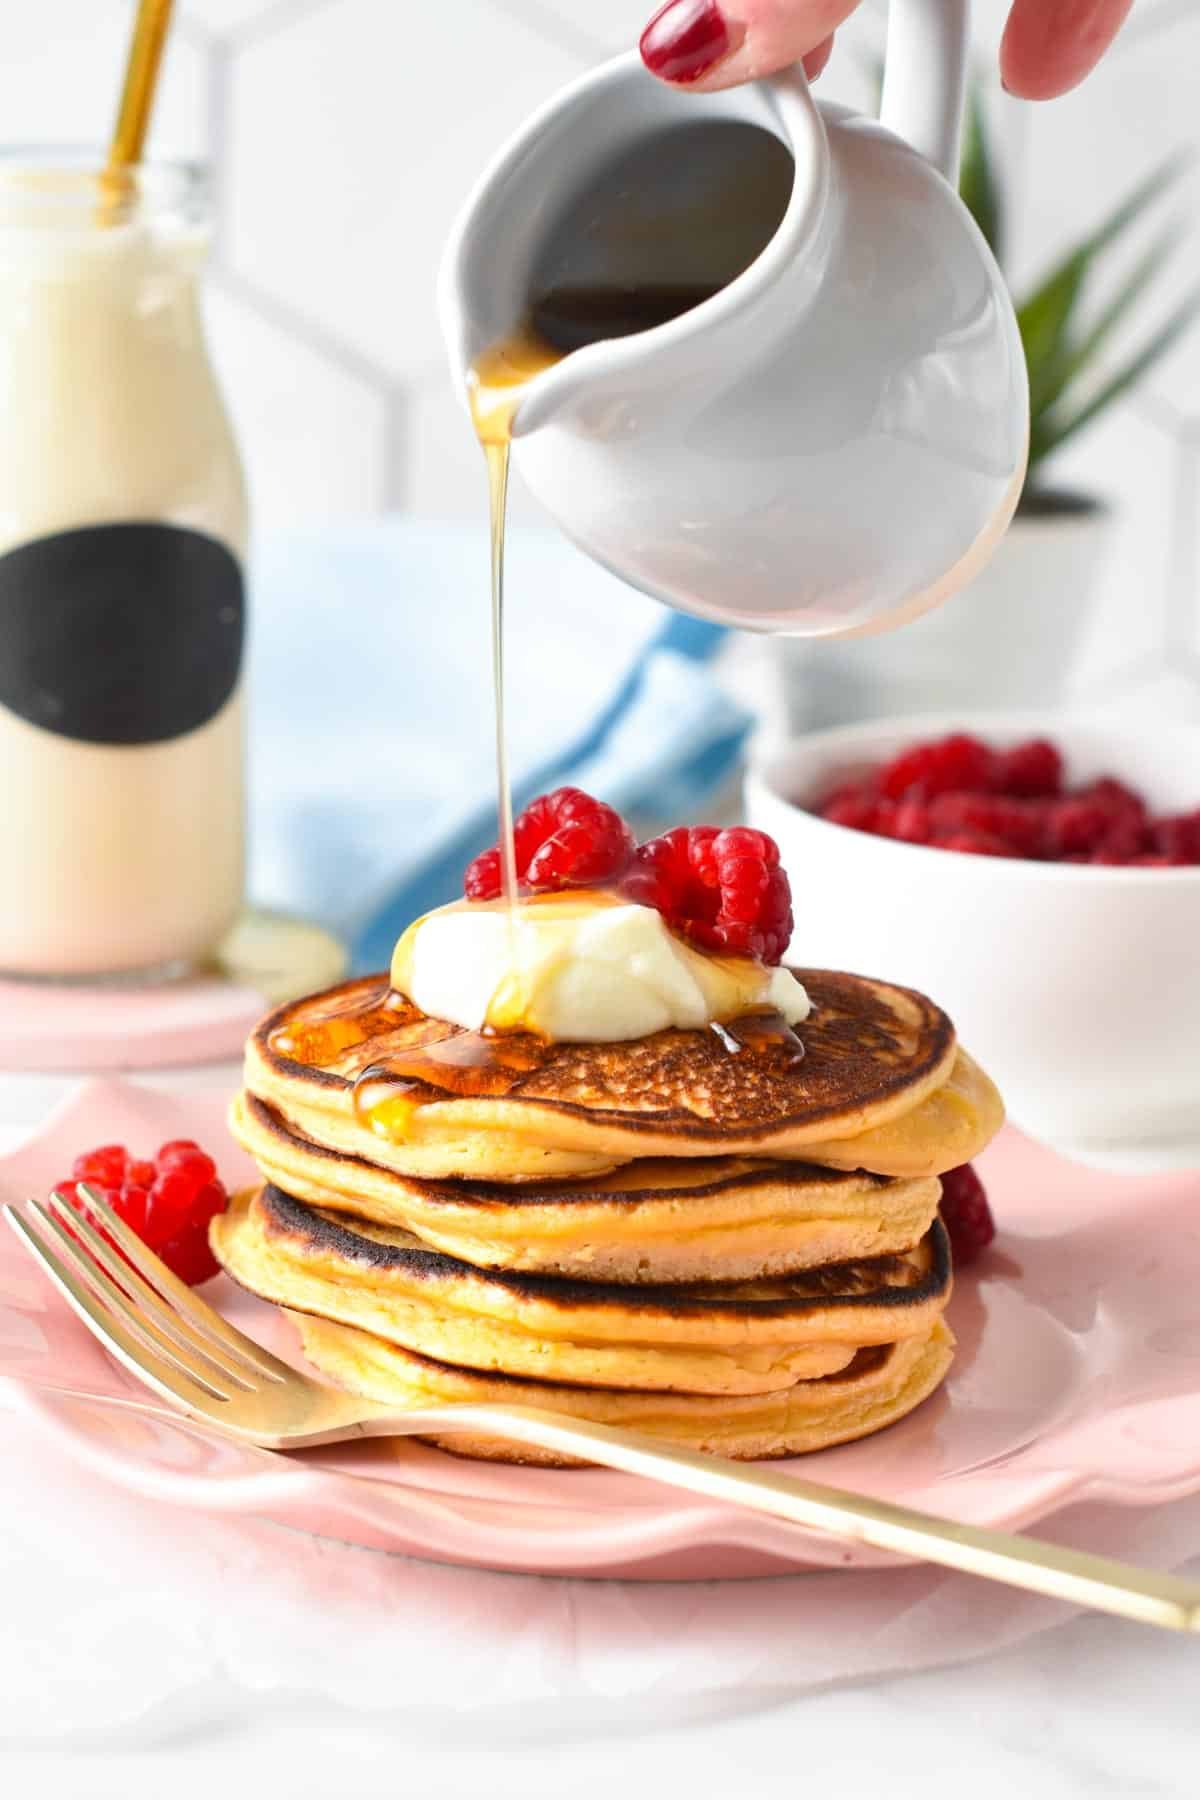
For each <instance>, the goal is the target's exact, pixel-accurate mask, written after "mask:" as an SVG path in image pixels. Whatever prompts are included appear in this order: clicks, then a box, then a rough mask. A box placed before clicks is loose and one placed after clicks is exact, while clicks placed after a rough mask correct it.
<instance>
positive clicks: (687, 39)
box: [641, 0, 1133, 100]
mask: <svg viewBox="0 0 1200 1800" xmlns="http://www.w3.org/2000/svg"><path fill="white" fill-rule="evenodd" d="M1132 4H1133V0H1012V9H1011V11H1010V12H1009V15H1008V24H1007V26H1006V27H1005V31H1004V39H1003V42H1002V43H1001V46H1000V74H1001V77H1002V79H1003V81H1004V85H1005V87H1006V88H1007V89H1008V90H1009V92H1010V93H1013V94H1020V95H1021V96H1022V97H1023V98H1024V99H1026V100H1050V99H1053V97H1054V96H1055V95H1056V94H1065V93H1066V91H1067V89H1068V88H1073V87H1074V86H1075V85H1076V84H1077V83H1078V82H1080V81H1082V80H1083V78H1084V76H1085V75H1087V74H1088V73H1089V72H1090V71H1091V70H1092V69H1093V68H1094V67H1095V65H1096V64H1097V63H1098V62H1099V60H1100V58H1101V57H1102V56H1103V54H1104V52H1105V51H1106V50H1107V49H1108V46H1109V45H1110V44H1111V43H1112V41H1113V39H1114V38H1115V37H1116V35H1117V32H1118V31H1119V30H1120V27H1121V24H1122V22H1123V21H1124V18H1125V15H1126V13H1127V12H1128V11H1129V9H1130V7H1131V6H1132ZM857 5H858V0H667V4H666V5H665V6H663V7H660V9H659V11H658V12H656V13H655V15H654V17H653V18H652V19H651V21H650V23H649V25H647V27H646V29H645V31H644V32H643V33H642V43H641V50H642V60H643V61H644V63H645V64H646V67H647V68H648V69H649V70H650V72H651V74H653V75H658V76H660V77H661V79H662V80H664V81H670V82H673V83H674V84H675V85H676V86H684V87H690V88H697V89H700V90H702V91H711V90H713V89H715V88H727V87H735V86H736V85H737V84H738V82H741V81H753V80H755V79H757V77H759V76H761V75H770V74H772V73H773V72H774V71H775V70H776V69H783V68H786V67H787V66H788V65H789V64H791V63H795V62H803V64H804V67H805V69H806V70H807V71H808V74H809V76H810V77H812V76H815V75H819V74H820V72H821V70H822V69H823V68H824V67H825V64H826V63H827V62H828V60H829V52H830V51H831V50H832V48H833V34H834V32H835V31H836V30H837V27H838V26H839V25H840V24H841V23H842V21H843V20H844V19H846V18H848V17H849V15H850V14H851V13H852V12H853V11H854V9H855V7H856V6H857Z"/></svg>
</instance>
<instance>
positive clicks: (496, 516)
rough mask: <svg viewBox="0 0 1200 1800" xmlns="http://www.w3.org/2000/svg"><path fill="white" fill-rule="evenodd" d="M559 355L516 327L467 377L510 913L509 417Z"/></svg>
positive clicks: (513, 876)
mask: <svg viewBox="0 0 1200 1800" xmlns="http://www.w3.org/2000/svg"><path fill="white" fill-rule="evenodd" d="M560 359H561V352H560V351H558V350H554V349H552V348H551V346H550V345H549V344H547V343H544V342H543V341H542V340H541V339H540V338H537V337H534V336H533V334H532V333H531V332H522V331H518V332H514V333H513V335H512V336H511V337H507V338H503V339H502V340H501V341H500V342H499V343H497V344H493V345H492V346H491V347H490V348H489V349H487V350H485V351H483V353H482V354H481V355H480V356H479V357H477V359H476V360H475V362H474V363H472V365H471V369H470V373H469V375H468V377H467V390H468V396H469V399H470V406H471V421H472V424H473V425H474V427H475V435H476V437H477V438H478V439H479V442H480V445H481V446H482V448H483V454H484V459H485V461H486V463H487V480H488V505H489V511H490V520H491V577H492V693H493V704H494V710H495V725H496V787H497V811H498V813H499V820H500V890H501V893H502V894H503V896H504V898H505V899H506V900H507V901H508V905H509V909H510V917H511V916H512V913H513V911H514V910H515V908H516V904H517V857H516V847H515V844H514V842H513V805H512V784H511V782H510V780H509V773H508V733H507V731H506V729H505V719H504V537H505V526H506V523H507V515H508V463H509V452H510V447H511V442H512V422H513V419H514V417H515V415H516V410H517V407H518V405H519V404H520V401H521V396H522V394H523V393H524V390H525V384H526V382H528V381H531V380H532V379H533V377H534V376H535V375H540V374H541V372H542V370H543V369H548V368H550V367H552V366H553V364H554V363H556V362H558V361H559V360H560Z"/></svg>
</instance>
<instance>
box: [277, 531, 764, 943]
mask: <svg viewBox="0 0 1200 1800" xmlns="http://www.w3.org/2000/svg"><path fill="white" fill-rule="evenodd" d="M507 590H508V591H507V610H508V619H507V625H506V633H505V646H506V652H507V657H508V670H507V706H508V741H509V751H510V759H511V765H512V773H513V787H514V798H515V803H516V805H517V806H518V807H520V806H521V805H522V804H524V803H525V802H526V801H527V800H529V799H530V798H531V797H532V796H533V795H534V794H537V793H540V792H543V791H545V789H547V788H549V787H554V786H557V785H559V784H561V783H563V782H572V783H576V784H578V785H579V786H581V787H585V788H587V790H588V791H589V792H590V793H596V794H598V795H600V796H602V797H603V798H604V799H606V800H609V801H611V802H612V803H613V804H614V805H617V806H620V807H621V808H622V809H623V810H625V811H627V812H630V813H639V812H640V813H648V814H650V815H652V816H654V817H657V818H685V817H687V816H688V815H689V814H692V815H694V812H695V809H696V807H697V806H700V805H702V804H703V801H704V798H705V795H706V794H707V793H708V792H709V791H710V790H711V789H713V788H714V787H715V786H716V785H717V784H718V783H719V782H720V781H721V780H722V779H723V778H724V777H725V776H726V775H727V774H728V772H729V770H730V768H731V767H732V765H733V764H734V762H735V761H736V759H737V756H738V753H739V751H740V748H741V745H742V743H743V740H744V738H745V736H746V734H747V731H748V730H749V727H750V725H751V723H752V721H751V719H750V716H749V715H748V714H747V713H746V712H744V711H743V710H742V709H741V708H740V707H739V706H737V705H736V704H735V703H734V702H733V701H732V700H731V699H730V698H729V697H728V696H727V695H726V694H725V693H723V691H722V690H721V688H720V687H719V686H718V684H717V682H716V681H715V680H714V678H713V676H712V673H711V671H710V670H709V669H708V668H707V667H706V663H707V660H708V658H709V657H710V656H711V654H712V652H713V651H714V649H715V648H716V647H717V645H718V644H719V642H720V641H721V637H722V633H721V631H720V630H719V629H718V628H717V627H715V626H712V625H706V624H703V623H701V622H699V621H697V620H694V619H687V618H684V617H683V616H682V615H677V614H674V613H671V612H668V611H666V610H665V609H664V608H662V607H661V606H659V605H657V604H656V603H655V602H654V601H652V600H648V599H646V598H645V596H644V595H642V594H639V593H636V592H635V591H634V590H633V589H632V588H629V587H626V586H625V584H624V583H623V582H620V581H618V580H616V578H615V577H613V576H612V575H609V574H607V573H605V571H604V570H602V569H600V568H598V567H596V565H595V564H593V563H591V562H590V561H589V560H588V559H587V558H586V557H584V556H583V555H581V554H580V552H579V551H577V550H575V549H573V548H572V547H571V546H570V545H569V544H567V543H566V542H565V541H564V540H563V539H561V538H560V537H558V536H557V534H555V533H553V532H550V531H544V532H543V531H529V530H513V531H510V534H509V560H508V582H507ZM251 605H252V608H253V624H252V629H251V653H250V675H251V686H250V847H251V853H250V889H251V893H252V894H253V896H254V898H255V899H256V900H258V901H260V902H261V903H263V904H265V905H269V906H278V907H281V908H284V909H286V910H292V911H297V912H301V913H303V914H305V915H306V916H307V917H309V918H317V919H320V920H321V921H322V922H323V923H325V924H327V925H329V926H331V927H332V928H333V929H334V930H336V931H338V932H339V933H341V934H342V935H343V936H344V937H345V938H346V939H347V940H348V941H349V943H350V944H351V947H352V953H353V961H354V966H355V967H356V968H360V969H364V968H378V967H382V966H384V965H385V964H386V963H387V962H388V960H389V958H390V955H391V951H392V947H393V944H394V943H395V940H396V937H397V936H398V934H399V932H400V930H401V929H402V928H403V926H404V925H405V924H407V923H408V921H409V920H411V919H413V918H415V917H416V916H417V915H418V914H419V913H421V912H423V911H425V910H426V909H427V908H429V907H431V906H437V905H440V904H441V903H442V902H443V901H446V900H449V899H451V898H453V896H454V895H455V894H456V893H460V892H461V891H462V873H463V869H464V868H465V866H466V864H467V863H468V862H469V861H470V859H471V857H472V856H474V855H475V854H476V852H477V851H479V850H481V849H483V848H484V846H485V845H487V844H489V843H494V842H495V840H496V799H495V763H494V748H493V745H494V738H493V723H492V687H491V647H490V635H489V598H488V576H487V545H486V537H485V533H484V532H483V530H482V529H475V528H473V527H471V526H454V525H436V524H429V523H426V522H423V521H416V520H408V519H386V520H379V521H372V522H369V523H364V524H361V525H357V526H349V527H345V528H337V529H328V528H327V529H323V530H320V531H312V532H307V533H296V534H288V535H286V536H274V537H268V538H266V539H265V540H264V541H263V542H262V543H261V544H260V545H259V546H258V547H257V550H256V553H255V555H254V557H253V558H252V564H251Z"/></svg>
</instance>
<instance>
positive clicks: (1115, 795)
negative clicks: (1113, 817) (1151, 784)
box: [1075, 775, 1146, 819]
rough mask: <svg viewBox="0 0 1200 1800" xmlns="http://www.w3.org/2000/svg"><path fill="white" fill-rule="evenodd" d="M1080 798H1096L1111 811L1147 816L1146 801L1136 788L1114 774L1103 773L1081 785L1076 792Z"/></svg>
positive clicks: (1077, 797) (1141, 816)
mask: <svg viewBox="0 0 1200 1800" xmlns="http://www.w3.org/2000/svg"><path fill="white" fill-rule="evenodd" d="M1075 797H1076V799H1078V800H1095V801H1097V802H1098V803H1099V804H1100V805H1101V806H1106V807H1107V808H1108V810H1109V812H1110V813H1132V814H1134V815H1136V816H1137V817H1138V818H1140V819H1144V818H1145V816H1146V802H1145V801H1144V800H1143V799H1142V796H1141V795H1140V794H1139V793H1138V792H1137V791H1136V789H1134V788H1131V787H1127V786H1126V785H1125V783H1124V782H1123V781H1117V780H1116V779H1115V778H1114V777H1113V776H1112V775H1102V776H1101V777H1100V779H1099V780H1098V781H1090V782H1089V783H1088V785H1087V786H1086V787H1081V788H1080V789H1079V791H1078V793H1077V794H1076V796H1075Z"/></svg>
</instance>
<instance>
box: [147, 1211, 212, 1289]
mask: <svg viewBox="0 0 1200 1800" xmlns="http://www.w3.org/2000/svg"><path fill="white" fill-rule="evenodd" d="M158 1254H159V1255H160V1256H161V1257H162V1259H163V1261H164V1262H165V1263H166V1265H167V1267H168V1268H169V1269H173V1270H174V1272H175V1274H176V1275H178V1277H179V1279H180V1281H186V1282H187V1284H188V1286H189V1287H199V1286H200V1283H201V1282H202V1281H211V1280H212V1278H213V1276H214V1275H216V1274H218V1273H219V1272H220V1266H221V1265H220V1264H219V1263H218V1261H217V1259H216V1257H215V1256H214V1255H213V1253H212V1250H211V1249H210V1247H209V1242H208V1221H207V1220H204V1221H202V1222H198V1223H197V1224H195V1225H189V1226H187V1227H186V1228H185V1229H184V1230H183V1231H181V1232H180V1233H179V1234H178V1236H177V1237H173V1238H168V1239H167V1241H166V1243H165V1244H160V1245H159V1247H158Z"/></svg>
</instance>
